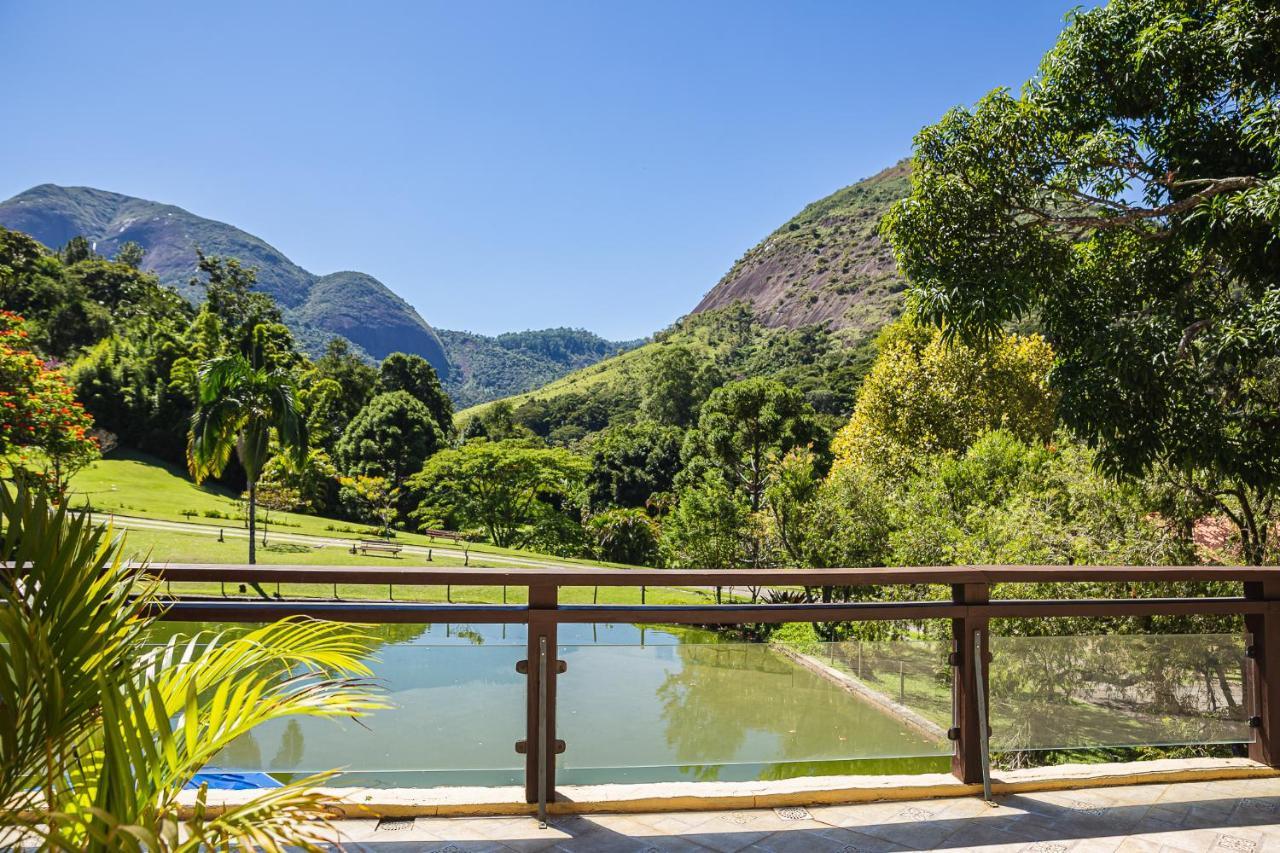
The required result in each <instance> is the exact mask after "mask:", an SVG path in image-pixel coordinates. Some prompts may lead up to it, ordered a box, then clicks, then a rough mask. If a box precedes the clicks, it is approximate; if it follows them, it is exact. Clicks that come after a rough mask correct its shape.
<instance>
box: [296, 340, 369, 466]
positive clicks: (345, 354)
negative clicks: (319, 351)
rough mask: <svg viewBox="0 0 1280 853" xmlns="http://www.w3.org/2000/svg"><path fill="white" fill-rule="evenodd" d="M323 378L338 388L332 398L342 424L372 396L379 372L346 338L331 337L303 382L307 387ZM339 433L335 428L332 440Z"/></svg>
mask: <svg viewBox="0 0 1280 853" xmlns="http://www.w3.org/2000/svg"><path fill="white" fill-rule="evenodd" d="M326 379H329V380H332V381H333V382H336V383H337V384H338V387H339V388H341V393H340V394H339V395H337V396H336V397H335V398H334V403H335V406H334V418H335V420H336V422H337V423H340V424H342V425H343V426H345V425H346V424H348V423H350V422H351V419H352V418H354V417H355V416H356V413H357V412H359V411H360V410H361V409H363V408H364V406H365V404H366V403H368V402H369V400H370V398H372V397H373V388H374V386H375V385H376V384H377V382H378V371H377V370H375V369H374V367H373V366H372V365H371V364H369V363H367V362H366V361H364V360H363V359H361V358H360V357H359V356H358V355H356V353H355V351H354V350H352V349H351V344H350V342H349V341H347V339H346V338H338V337H334V338H330V339H329V343H328V344H326V345H325V349H324V354H323V355H321V356H320V358H318V359H316V363H315V366H314V368H313V369H312V371H311V372H310V374H309V375H308V376H307V377H306V379H305V380H304V385H306V386H308V387H309V386H310V385H311V384H312V383H315V382H322V381H324V380H326ZM341 433H342V430H341V429H338V430H336V431H335V435H334V440H335V441H336V440H337V436H338V435H341Z"/></svg>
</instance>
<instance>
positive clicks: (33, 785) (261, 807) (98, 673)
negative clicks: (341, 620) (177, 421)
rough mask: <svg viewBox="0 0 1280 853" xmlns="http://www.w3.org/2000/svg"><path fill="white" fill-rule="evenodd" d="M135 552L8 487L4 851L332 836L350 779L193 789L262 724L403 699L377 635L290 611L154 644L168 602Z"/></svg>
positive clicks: (320, 844)
mask: <svg viewBox="0 0 1280 853" xmlns="http://www.w3.org/2000/svg"><path fill="white" fill-rule="evenodd" d="M124 553H125V551H124V544H123V539H122V538H120V537H113V535H112V533H111V531H110V530H109V529H108V528H106V527H101V526H99V527H94V526H93V525H91V524H90V523H89V522H88V521H87V520H86V517H85V516H84V515H83V514H81V513H71V512H69V511H68V510H67V508H66V507H65V506H54V505H52V504H50V503H49V502H48V500H47V499H46V498H45V497H43V496H41V495H40V494H38V493H37V490H36V489H33V488H30V487H29V486H28V485H27V484H25V483H22V482H19V483H17V485H16V487H15V488H10V486H8V485H6V484H3V483H0V648H3V649H4V652H5V653H4V654H3V655H0V732H3V733H4V735H3V737H0V848H3V849H12V848H13V847H15V846H17V845H18V844H19V842H21V841H26V842H31V841H32V840H35V841H37V842H38V843H39V844H40V846H41V849H47V850H60V851H71V850H77V851H81V850H82V851H90V853H99V851H103V852H104V853H105V851H121V850H123V851H139V853H141V851H143V850H146V851H160V852H161V853H168V851H191V853H195V852H196V851H198V850H207V849H216V850H229V849H237V850H239V849H245V850H252V849H261V850H267V851H281V850H283V849H284V845H296V846H299V847H301V848H302V849H304V850H320V849H327V848H326V846H325V844H324V842H325V840H326V838H332V832H331V831H330V830H327V829H326V828H325V826H324V824H323V820H324V818H325V817H326V816H327V815H326V812H327V804H326V801H325V800H324V799H323V797H322V795H321V794H320V793H319V792H318V791H317V790H316V787H317V786H318V785H320V784H323V783H324V781H325V780H326V779H328V778H330V777H331V776H332V774H318V775H315V776H310V777H308V778H306V779H301V780H297V781H295V782H292V783H290V784H287V785H285V786H283V787H280V788H269V789H264V790H263V791H262V792H261V793H260V794H259V795H257V796H255V797H252V798H251V799H249V800H248V801H243V802H236V803H233V804H230V805H228V806H227V807H226V808H225V809H223V810H221V811H219V810H217V809H211V808H207V807H206V795H205V792H204V791H203V790H200V791H199V792H198V793H197V794H196V801H195V804H194V806H192V804H191V803H190V802H186V801H180V799H179V792H180V791H181V790H182V789H183V788H184V786H186V785H188V784H189V783H190V782H191V781H192V779H193V778H194V777H195V774H196V773H198V772H199V771H200V770H201V769H202V768H203V767H204V766H205V765H206V764H208V763H209V762H210V761H211V760H212V759H213V758H214V757H215V756H216V755H217V754H218V752H220V751H221V750H223V749H225V748H226V747H227V745H228V744H230V743H231V742H232V741H234V740H235V739H236V738H239V737H241V736H243V735H245V734H246V733H247V732H249V731H250V730H251V729H253V728H254V727H256V726H259V725H262V724H264V723H267V722H270V721H272V720H279V719H289V718H291V717H295V716H296V715H300V714H302V715H308V716H316V717H329V718H337V717H346V716H351V715H357V716H358V715H361V714H364V713H366V712H368V711H370V710H374V709H377V708H381V707H386V706H385V704H384V703H382V702H381V701H380V700H379V699H378V698H377V697H376V695H375V694H374V692H373V691H372V689H371V687H370V683H369V681H368V678H369V676H370V672H369V670H368V668H367V667H366V666H365V665H364V663H363V662H362V660H363V658H365V657H366V656H367V655H368V654H369V653H370V651H371V650H372V643H371V640H370V639H369V638H367V637H365V636H363V635H361V634H360V633H358V632H356V631H354V630H353V629H350V628H348V627H346V626H341V625H337V624H334V623H329V622H319V621H315V620H309V619H288V620H284V621H281V622H277V623H275V624H272V625H268V626H266V627H262V628H257V629H254V630H251V631H247V632H245V633H243V634H230V633H228V634H197V635H196V636H193V637H182V636H178V637H174V638H172V639H170V640H169V642H168V643H167V644H164V645H161V646H158V647H157V646H155V645H150V643H151V642H153V639H152V638H153V636H154V635H153V634H152V631H151V629H152V626H153V624H154V622H155V620H156V619H157V618H158V616H159V614H160V613H161V612H162V611H163V609H164V604H165V602H164V600H163V598H162V597H161V595H160V593H159V584H158V582H157V581H156V580H155V579H154V578H152V577H150V576H148V575H147V570H146V567H145V566H136V565H130V564H129V563H126V562H125V561H124V559H123V554H124ZM317 821H320V822H319V823H317Z"/></svg>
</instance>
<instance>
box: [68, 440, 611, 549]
mask: <svg viewBox="0 0 1280 853" xmlns="http://www.w3.org/2000/svg"><path fill="white" fill-rule="evenodd" d="M68 500H69V503H70V505H71V506H72V507H92V508H93V510H94V512H102V513H119V514H121V515H130V516H136V517H138V518H152V519H159V520H163V521H179V522H187V523H191V524H203V525H207V526H209V527H211V528H219V527H222V528H237V527H239V528H242V527H243V526H244V521H243V512H244V510H243V506H242V504H241V502H240V501H239V500H238V499H237V496H236V495H235V494H234V493H232V492H231V491H230V490H228V489H224V488H222V487H221V486H218V485H216V484H208V483H206V484H205V485H201V486H197V485H196V484H195V483H193V482H192V481H191V480H190V479H189V478H188V477H187V476H186V473H185V472H184V471H183V470H181V469H179V468H176V467H174V466H171V465H166V464H165V463H163V462H161V461H160V460H159V459H156V458H155V457H152V456H148V455H146V454H144V453H137V452H134V451H127V450H117V451H115V452H113V453H112V454H111V455H110V456H108V457H107V458H105V459H102V460H99V461H98V462H95V463H94V464H93V465H91V466H89V467H88V468H86V469H85V470H84V471H81V472H80V473H79V474H77V475H76V477H75V478H74V479H73V480H72V481H71V489H70V494H69V498H68ZM263 515H264V513H263V511H262V510H259V518H262V517H263ZM269 518H270V524H269V530H270V531H275V532H280V533H294V534H305V535H310V536H329V537H339V538H344V539H360V538H370V537H376V536H377V535H378V530H377V529H375V528H373V527H369V526H368V525H362V524H357V523H353V522H350V521H343V520H340V519H332V518H324V517H322V516H315V515H303V514H300V513H291V512H272V513H270V514H269ZM152 532H157V531H152ZM157 533H158V532H157ZM168 535H169V534H167V533H166V534H164V535H163V536H157V537H155V538H150V537H148V536H146V535H144V531H140V530H139V531H131V533H130V541H131V543H138V544H139V545H142V544H147V545H150V546H155V548H156V550H155V552H154V555H155V557H156V559H165V560H170V561H172V562H210V563H212V562H237V563H239V562H244V559H245V555H246V553H247V545H246V544H245V540H243V539H232V540H229V542H228V543H224V544H227V545H229V547H228V548H217V549H214V548H210V547H206V546H205V545H203V544H201V543H202V542H203V539H202V538H201V537H198V536H194V537H192V540H191V541H190V542H183V541H181V540H178V539H176V538H175V542H174V543H172V544H171V545H164V542H163V539H164V537H167V536H168ZM173 535H174V536H175V537H178V536H179V535H180V534H176V533H175V534H173ZM396 540H397V541H398V542H402V543H404V544H409V545H423V546H427V547H430V546H432V545H437V546H439V547H442V548H454V547H461V546H455V545H454V543H452V542H449V541H438V542H432V541H431V540H430V539H429V538H428V537H426V536H421V535H419V534H416V533H405V532H403V531H399V532H397V534H396ZM268 541H270V534H268ZM162 546H163V547H162ZM470 550H471V552H472V559H471V564H472V565H476V558H477V555H479V554H505V555H510V556H518V557H526V558H534V559H538V558H545V557H544V556H543V555H540V554H534V553H531V552H528V551H519V550H516V549H512V548H497V547H494V546H493V545H487V544H483V543H480V544H476V543H473V544H472V545H471V546H470ZM342 553H343V552H342V551H341V549H324V550H322V551H318V552H317V554H319V555H320V556H318V557H317V558H316V559H314V560H307V559H272V560H271V561H272V562H328V561H330V560H329V558H330V557H332V558H333V559H332V561H333V562H335V563H344V564H345V563H346V562H349V561H347V560H344V559H341V558H340V556H339V555H340V554H342ZM180 555H187V556H180ZM203 555H214V556H203ZM299 556H300V555H299ZM347 556H350V555H347ZM261 559H262V561H263V562H267V561H268V559H269V557H268V555H267V554H263V555H262V557H261ZM371 559H373V560H377V559H379V558H371ZM384 559H385V558H384ZM545 559H554V560H555V561H556V562H559V563H571V564H576V565H583V566H610V567H613V568H629V567H628V566H622V565H618V564H614V563H597V562H593V561H590V560H574V559H568V558H563V557H554V558H545ZM445 565H448V564H445Z"/></svg>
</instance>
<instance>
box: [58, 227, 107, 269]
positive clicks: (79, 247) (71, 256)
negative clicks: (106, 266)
mask: <svg viewBox="0 0 1280 853" xmlns="http://www.w3.org/2000/svg"><path fill="white" fill-rule="evenodd" d="M59 254H60V255H61V256H62V262H63V263H64V264H66V265H67V266H71V265H72V264H78V263H80V262H81V261H87V260H89V259H90V258H96V257H97V256H98V255H97V253H96V252H94V250H93V244H92V243H90V242H89V240H88V239H87V238H86V237H83V236H81V235H79V234H77V235H76V236H74V237H72V238H71V239H70V240H68V241H67V245H65V246H63V247H62V251H61V252H59Z"/></svg>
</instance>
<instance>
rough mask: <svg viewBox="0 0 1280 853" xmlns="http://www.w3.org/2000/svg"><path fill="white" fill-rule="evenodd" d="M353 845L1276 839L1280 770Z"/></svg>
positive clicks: (439, 852) (524, 821)
mask: <svg viewBox="0 0 1280 853" xmlns="http://www.w3.org/2000/svg"><path fill="white" fill-rule="evenodd" d="M335 826H336V828H337V830H338V832H339V833H340V836H339V840H340V842H341V844H342V846H343V847H344V848H345V849H349V850H362V849H363V850H369V851H374V853H391V851H410V850H413V851H424V853H472V851H500V853H509V851H513V850H514V851H574V853H593V852H594V851H610V853H611V851H622V853H647V851H667V850H678V851H698V853H706V851H719V853H732V851H739V850H761V851H766V853H784V851H798V853H810V852H812V853H827V852H828V851H830V853H857V852H858V851H868V853H872V851H893V850H948V851H960V850H1009V851H1014V850H1019V851H1022V850H1025V851H1032V853H1065V851H1073V852H1074V853H1110V851H1124V852H1125V853H1129V851H1134V853H1145V851H1153V853H1154V851H1172V853H1179V851H1181V853H1201V851H1219V850H1224V851H1244V852H1245V853H1248V851H1257V853H1262V851H1277V853H1280V779H1274V778H1273V779H1249V780H1238V781H1223V782H1184V783H1177V784H1169V785H1135V786H1131V787H1121V788H1096V789H1091V790H1080V791H1057V792H1049V793H1036V794H1014V795H1009V796H1001V797H999V798H997V805H996V806H995V807H992V806H990V805H988V804H986V803H983V802H982V801H981V800H979V799H977V798H972V797H970V798H964V799H939V800H916V801H905V802H903V801H899V802H878V803H862V804H858V805H848V806H813V807H809V808H805V809H799V808H797V809H787V808H783V809H754V810H743V811H705V812H668V813H662V814H618V815H584V816H564V817H552V819H551V824H550V826H548V827H547V828H546V829H541V828H539V826H538V823H537V821H536V820H534V819H533V818H528V817H494V818H480V817H477V818H417V819H401V820H383V821H372V820H363V821H362V820H352V821H340V822H338V823H337V824H335Z"/></svg>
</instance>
